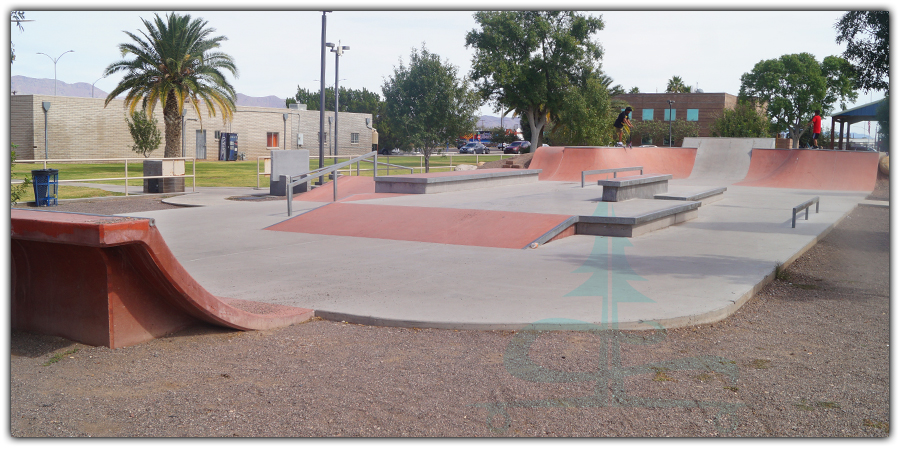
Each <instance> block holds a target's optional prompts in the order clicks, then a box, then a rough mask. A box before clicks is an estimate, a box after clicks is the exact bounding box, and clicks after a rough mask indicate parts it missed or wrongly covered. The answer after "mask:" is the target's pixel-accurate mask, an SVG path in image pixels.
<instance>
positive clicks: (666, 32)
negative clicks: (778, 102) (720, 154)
mask: <svg viewBox="0 0 900 458" xmlns="http://www.w3.org/2000/svg"><path fill="white" fill-rule="evenodd" d="M607 3H612V2H601V1H594V2H575V3H571V4H562V5H556V7H559V8H563V9H578V10H581V11H583V12H584V13H585V14H590V15H592V16H599V17H601V18H602V19H603V21H604V24H605V26H604V28H603V30H601V31H599V32H598V33H597V34H596V35H595V37H594V39H595V41H597V42H598V43H600V45H601V46H602V47H603V49H604V56H603V59H602V69H603V70H604V71H605V72H606V74H608V75H609V76H610V77H611V78H612V79H613V82H614V84H621V85H622V86H623V87H624V88H625V89H626V90H628V89H631V88H632V87H638V88H639V89H640V90H641V91H642V92H664V91H665V88H666V84H667V82H668V80H669V79H670V78H672V77H673V76H680V77H681V78H682V79H683V80H684V82H685V83H686V84H688V85H691V86H695V87H699V88H700V89H702V90H703V91H704V92H725V93H729V94H733V95H737V94H738V91H739V89H740V78H741V75H742V74H743V73H746V72H749V71H751V70H752V69H753V66H754V65H755V64H756V63H758V62H760V61H762V60H767V59H775V58H778V57H780V56H782V55H784V54H794V53H801V52H808V53H811V54H813V55H814V56H815V57H816V59H817V60H819V61H821V60H822V59H823V58H824V57H826V56H828V55H840V54H841V53H842V52H843V51H844V47H845V44H844V45H838V44H837V43H836V41H835V37H836V30H835V29H834V24H835V23H836V22H837V21H838V19H839V18H840V17H841V16H842V15H843V13H844V12H845V10H846V9H847V8H851V7H852V8H864V7H866V6H868V7H870V8H873V9H875V8H878V9H890V8H889V6H888V5H887V4H886V3H884V4H877V3H873V4H871V5H866V4H860V3H850V2H833V1H829V0H823V1H817V2H799V3H793V4H790V5H785V4H784V2H771V1H767V0H761V1H757V2H753V5H754V6H753V7H752V8H754V9H752V10H747V9H745V10H742V11H738V10H731V11H710V10H708V9H710V8H721V7H720V6H718V5H715V4H714V3H710V4H708V5H704V4H703V3H699V4H694V5H687V6H680V8H685V7H687V8H692V9H691V10H676V11H672V10H669V11H663V10H662V6H660V5H654V4H652V3H648V2H640V1H637V2H628V3H627V4H628V5H631V6H630V7H632V8H642V9H641V10H638V11H608V10H604V9H602V8H603V6H604V5H605V4H607ZM423 4H425V3H424V2H400V3H393V4H383V3H364V4H359V3H350V2H342V1H334V2H329V3H328V6H325V5H323V4H321V3H318V4H316V3H304V2H296V1H294V2H279V1H274V2H273V1H264V2H262V3H252V2H247V1H243V2H229V1H221V2H215V3H214V2H208V1H194V2H187V3H183V2H182V3H176V2H165V1H162V2H156V3H154V4H152V5H153V8H159V9H154V10H150V9H146V10H145V9H133V10H128V11H122V10H121V6H120V5H121V3H112V2H109V3H106V4H104V3H103V2H101V3H93V4H84V5H83V6H79V7H80V8H84V9H82V10H75V11H71V10H70V11H62V8H72V7H71V6H64V7H63V6H61V5H59V4H56V3H50V2H40V1H36V2H29V3H28V6H24V5H15V4H11V5H9V6H8V8H9V9H16V10H24V11H25V17H26V19H29V20H33V22H26V23H24V24H23V25H24V29H25V30H24V31H19V30H18V29H17V28H16V27H14V26H11V28H10V37H11V40H12V42H13V43H14V44H15V50H16V61H15V63H13V64H12V66H11V72H10V75H22V76H27V77H31V78H53V77H54V64H53V61H52V59H51V58H50V57H48V56H47V55H49V56H52V57H53V58H57V57H59V56H60V55H61V54H63V53H64V52H66V51H68V50H73V51H74V52H71V53H66V54H64V55H62V57H59V59H58V61H57V64H56V77H57V78H58V80H60V81H64V82H66V83H77V82H86V83H88V84H91V83H94V82H95V81H96V87H97V88H99V89H101V90H103V91H106V92H110V91H111V90H112V89H113V88H114V87H115V85H116V84H117V82H118V79H119V78H120V77H121V75H122V74H121V73H120V74H116V75H112V76H110V77H107V78H105V79H101V76H102V73H103V70H104V68H105V67H106V66H107V65H109V64H110V63H112V62H114V61H116V60H118V59H120V58H121V55H120V54H119V51H118V46H117V45H118V44H119V43H123V42H128V41H129V38H128V37H127V36H126V35H125V34H124V33H123V31H125V30H127V31H131V32H138V31H139V30H142V29H143V24H142V22H141V18H145V19H147V18H152V17H153V15H154V13H159V14H160V15H164V14H165V13H166V12H167V11H171V10H172V9H175V8H178V9H179V11H181V12H186V13H189V14H191V15H192V16H199V17H202V18H203V19H205V20H207V21H208V26H209V27H212V28H215V29H216V35H224V36H226V37H227V38H228V40H227V41H226V42H224V44H223V45H222V47H221V48H220V49H221V51H223V52H226V53H228V54H230V55H231V56H232V57H233V58H234V61H235V63H236V64H237V66H238V69H239V71H240V73H239V77H238V78H234V79H232V84H233V85H234V87H235V89H236V91H237V92H241V93H243V94H245V95H248V96H254V97H265V96H269V95H274V96H278V97H281V98H285V97H289V96H292V95H294V94H295V92H296V90H297V87H298V86H299V87H303V88H306V89H310V90H313V91H316V90H318V89H319V84H320V83H319V81H318V80H319V77H320V60H321V54H320V49H321V48H320V43H321V33H322V29H321V25H322V13H321V11H320V10H321V9H323V8H329V9H332V10H334V11H333V12H331V13H328V14H327V15H326V20H327V22H326V41H329V42H335V43H338V42H339V43H340V44H341V45H344V46H349V47H350V49H349V50H348V51H346V53H345V54H344V55H343V56H342V57H341V58H340V64H339V78H340V79H341V82H340V84H341V86H344V87H349V88H352V89H362V88H366V89H368V90H370V91H373V92H377V93H379V94H380V93H381V87H382V85H383V83H384V81H385V80H386V79H387V78H389V77H390V76H391V75H392V74H393V71H394V68H395V67H396V66H397V65H398V64H399V63H400V61H401V60H402V61H403V62H409V55H410V53H411V52H412V50H413V48H421V47H423V46H424V47H426V48H427V49H428V50H429V51H430V52H432V53H435V54H437V55H439V56H441V58H442V59H444V60H446V61H449V62H450V63H451V64H453V65H454V66H456V67H457V68H458V75H459V76H465V75H467V74H468V72H469V70H470V67H471V59H472V55H473V53H474V51H473V50H472V49H470V48H466V46H465V36H466V33H467V32H469V31H470V30H473V29H475V28H476V27H477V24H476V23H475V21H474V18H473V12H474V11H475V10H476V9H478V8H485V9H487V8H493V9H498V8H504V9H510V8H526V7H529V6H530V7H531V8H538V7H546V5H545V4H529V3H528V1H527V0H526V1H519V2H515V3H512V2H495V3H487V4H485V3H484V2H481V3H479V2H471V1H468V0H463V1H460V2H454V3H452V4H451V3H446V2H445V3H441V2H438V3H427V4H428V5H429V6H428V7H429V8H431V9H430V10H421V8H422V6H421V5H423ZM615 4H616V5H620V4H621V3H615ZM32 5H33V6H32ZM78 5H80V4H78ZM130 5H131V4H130ZM133 5H138V6H136V7H135V8H139V7H140V6H141V5H143V6H147V4H144V3H141V2H138V3H134V4H133ZM184 5H189V6H188V7H186V6H184ZM665 5H666V7H667V8H671V7H670V6H668V5H669V4H665ZM189 7H190V8H192V9H188V8H189ZM567 7H568V8H567ZM730 7H732V8H741V7H742V6H741V4H740V3H736V4H732V6H730ZM746 7H747V6H746V5H744V8H746ZM785 7H790V8H794V9H793V10H775V8H785ZM813 7H814V8H817V9H824V11H814V10H810V9H809V8H813ZM760 8H768V9H760ZM800 8H805V10H799V9H800ZM317 9H318V10H317ZM38 53H45V54H47V55H41V54H38ZM334 68H335V55H334V53H330V52H329V53H326V76H325V80H326V85H328V86H333V85H334V78H335V75H334ZM882 97H883V94H882V93H869V94H866V93H860V95H859V98H858V99H857V101H856V102H855V103H852V104H850V105H849V107H853V106H857V105H862V104H864V103H869V102H871V101H875V100H879V99H880V98H882ZM480 114H483V115H499V113H498V112H497V111H496V110H495V109H494V108H493V107H491V106H490V105H485V106H483V107H482V109H481V113H480ZM826 121H827V119H826ZM829 125H830V124H829ZM864 128H865V126H864V123H860V124H857V125H854V127H853V130H852V131H853V132H862V130H863V129H864ZM873 129H874V127H873Z"/></svg>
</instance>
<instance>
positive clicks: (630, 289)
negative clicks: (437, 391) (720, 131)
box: [133, 139, 877, 329]
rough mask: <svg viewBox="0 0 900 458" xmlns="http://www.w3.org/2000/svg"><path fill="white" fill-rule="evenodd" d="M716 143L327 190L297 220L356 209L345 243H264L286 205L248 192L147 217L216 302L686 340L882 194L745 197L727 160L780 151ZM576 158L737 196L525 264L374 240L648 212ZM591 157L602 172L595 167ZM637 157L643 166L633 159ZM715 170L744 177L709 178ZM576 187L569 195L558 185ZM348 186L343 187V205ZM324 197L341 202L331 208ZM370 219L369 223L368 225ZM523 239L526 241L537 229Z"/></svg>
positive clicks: (538, 254)
mask: <svg viewBox="0 0 900 458" xmlns="http://www.w3.org/2000/svg"><path fill="white" fill-rule="evenodd" d="M701 140H703V141H701V142H699V145H698V147H697V148H674V149H672V150H671V151H669V149H668V148H632V149H628V150H627V151H626V150H625V149H624V148H576V149H572V148H540V149H539V150H538V152H537V153H536V154H535V160H534V161H533V162H532V165H531V167H530V168H532V169H536V168H540V167H541V166H542V164H543V166H547V164H550V165H551V166H553V165H554V164H555V167H556V168H555V171H554V172H553V173H552V174H550V175H548V176H549V177H550V179H546V180H542V181H540V182H538V183H530V184H518V185H508V186H501V187H496V188H489V189H473V190H467V191H458V192H450V193H441V194H433V195H398V194H391V195H388V194H371V193H366V192H365V191H364V193H363V194H356V195H353V196H349V197H347V198H345V199H344V200H342V201H341V202H339V203H337V204H331V203H328V201H330V200H331V199H330V197H331V195H332V192H333V191H332V188H331V186H330V185H326V186H323V187H320V188H318V189H315V190H313V191H311V192H309V193H307V194H304V195H301V196H297V197H296V198H295V200H294V203H293V207H294V212H295V216H294V218H291V219H296V220H297V221H301V220H303V219H304V217H306V218H307V219H308V218H309V217H313V219H312V221H315V218H314V216H315V215H316V214H317V213H318V212H322V213H320V214H321V215H323V216H324V215H326V213H327V212H331V213H333V214H332V215H331V217H333V218H338V214H339V213H341V210H342V209H343V210H347V211H346V212H345V213H346V216H345V217H343V218H344V220H343V222H342V223H341V222H340V221H338V220H335V221H334V223H335V224H334V226H335V227H340V228H341V229H340V230H342V231H349V232H348V233H344V234H340V233H337V229H335V231H332V232H331V233H323V232H328V231H326V230H324V229H322V230H318V232H319V233H312V232H313V231H308V232H299V231H285V230H265V229H266V228H269V229H274V228H275V227H277V225H279V224H286V225H290V224H291V222H288V219H289V218H288V217H287V213H286V208H285V202H284V201H258V202H236V201H232V200H227V199H226V197H228V196H233V195H235V194H234V193H236V192H237V191H238V190H218V191H216V190H213V189H204V190H203V191H202V192H200V193H197V194H185V195H182V196H177V197H174V198H170V199H167V200H166V201H167V202H170V203H176V204H182V205H205V206H203V207H200V208H194V209H190V210H188V211H177V212H146V213H140V214H133V215H135V216H149V217H153V218H155V220H156V225H157V227H158V229H159V231H160V232H161V233H162V235H163V237H164V238H165V240H166V241H167V243H168V245H169V248H170V249H171V251H172V252H173V253H174V255H175V256H176V257H177V259H178V260H179V261H180V262H181V264H182V265H183V266H184V267H185V269H186V270H187V271H188V272H189V273H190V275H191V276H193V277H194V279H196V280H197V281H198V283H199V284H201V285H203V286H204V287H205V288H207V289H208V290H209V291H210V292H211V293H212V294H214V295H216V296H223V297H231V298H238V299H243V300H248V301H257V302H264V303H271V304H280V305H287V306H292V307H302V308H309V309H314V310H315V311H316V315H317V316H321V317H324V318H327V319H337V320H346V321H350V322H357V323H363V324H374V325H395V326H416V327H436V328H458V329H520V328H522V327H524V326H526V325H530V324H533V323H536V322H541V323H542V325H543V326H545V327H550V328H553V327H568V326H570V325H571V323H573V322H582V323H594V324H601V325H607V326H610V327H616V328H620V329H646V328H652V327H654V326H656V325H662V326H665V327H676V326H683V325H688V324H693V323H702V322H712V321H716V320H719V319H722V318H724V317H725V316H727V315H728V314H730V313H732V312H733V311H734V310H736V309H737V308H739V307H740V306H741V305H742V304H743V303H744V302H745V301H747V300H748V299H749V298H750V297H752V295H753V294H754V293H755V292H756V291H758V289H759V288H761V286H763V285H764V284H765V283H766V282H767V281H768V280H770V279H771V278H772V276H773V275H774V272H775V268H776V266H778V265H782V264H789V263H790V262H792V261H793V260H794V259H796V258H797V257H798V256H799V255H800V254H801V253H803V252H804V251H805V250H807V249H808V248H810V247H811V246H813V245H814V244H815V243H816V241H817V240H818V239H820V238H821V237H823V236H824V235H825V234H826V233H827V232H828V231H830V229H831V228H832V227H833V226H834V225H835V224H836V223H837V222H838V221H840V220H841V219H842V218H843V217H844V216H845V215H846V214H848V213H849V212H850V211H851V210H852V209H853V208H854V207H855V206H856V205H857V204H858V203H860V202H861V201H862V200H863V199H864V198H865V196H866V195H867V194H868V193H869V192H870V191H871V190H872V188H873V187H874V181H875V176H876V175H875V173H876V167H877V165H873V166H872V170H871V179H869V178H868V175H869V171H868V170H866V168H867V167H868V166H867V165H863V166H860V167H859V170H860V171H859V173H860V174H863V175H866V176H863V177H861V178H860V177H858V176H851V177H846V178H847V179H849V180H851V181H853V182H861V183H866V182H868V183H869V184H868V185H867V186H868V189H867V190H865V189H856V190H852V191H835V190H811V189H792V188H786V187H761V186H732V185H733V184H734V183H735V181H734V180H735V179H736V178H735V177H736V176H737V175H742V174H743V175H744V176H746V173H745V172H740V171H739V172H735V171H734V170H732V168H733V167H734V166H735V165H734V164H744V163H746V164H747V165H746V166H747V170H749V169H750V168H751V162H752V161H744V160H743V159H741V161H743V162H741V161H739V160H737V159H734V160H731V159H729V158H728V157H725V158H722V157H715V156H714V155H716V154H719V155H725V156H732V157H733V158H736V157H738V156H740V157H741V158H743V156H748V155H750V152H751V151H753V154H759V156H763V154H761V153H757V151H765V150H759V149H754V144H753V140H752V139H744V140H745V141H744V142H743V144H742V145H743V146H741V145H740V142H738V143H739V145H732V146H729V147H728V148H724V149H722V148H721V147H719V148H718V149H717V148H716V146H717V145H712V144H711V145H707V144H706V143H705V140H706V139H701ZM711 143H712V142H711ZM570 150H571V151H576V152H575V153H573V154H571V155H570V156H572V157H578V156H581V157H580V159H579V160H577V161H576V162H578V163H579V165H578V167H583V166H585V164H587V167H588V169H594V168H596V169H599V168H604V167H607V166H611V167H616V166H619V167H625V166H633V165H642V164H640V163H638V164H635V163H634V162H629V161H625V159H628V158H631V159H642V160H646V161H649V163H651V164H653V167H655V168H657V169H656V170H648V169H650V165H647V166H645V167H647V168H646V169H645V173H649V172H655V173H672V174H673V175H675V176H676V179H675V180H673V181H671V182H670V186H669V188H670V192H678V191H680V190H685V189H690V188H697V189H700V188H703V187H704V186H709V185H724V186H728V190H727V192H726V193H725V195H724V198H723V199H722V200H719V201H717V202H714V203H712V204H709V205H706V204H704V205H703V206H701V207H700V209H699V216H698V217H697V218H696V219H694V220H691V221H688V222H685V223H682V224H678V225H675V226H671V227H669V228H666V229H663V230H658V231H655V232H651V233H649V234H645V235H642V236H640V237H637V238H633V239H624V238H613V237H592V236H580V235H576V236H571V237H566V238H563V239H560V240H555V241H553V242H550V243H548V244H546V245H542V246H540V248H538V249H525V250H523V249H520V247H519V246H518V245H517V247H516V249H510V248H505V247H496V246H477V244H466V243H456V244H452V243H447V242H446V241H445V242H441V241H437V240H433V239H429V238H428V237H427V236H423V237H424V240H422V239H414V238H413V237H412V236H409V237H406V238H407V239H405V240H396V239H390V238H379V237H375V235H377V234H376V233H375V232H374V229H375V227H376V226H377V224H382V223H379V222H378V219H377V218H378V217H379V216H378V215H379V214H380V213H383V214H384V215H385V216H386V217H388V216H390V217H391V218H394V217H396V216H397V215H398V214H403V208H401V207H406V208H407V209H409V210H408V211H409V213H407V214H408V215H415V214H417V209H428V212H425V211H422V213H425V214H428V215H431V216H425V215H422V216H421V217H419V218H418V220H425V221H426V222H430V223H432V224H434V223H436V226H434V227H440V226H441V223H440V218H437V217H434V215H444V217H446V215H452V214H453V212H448V210H451V209H455V210H464V212H463V214H472V215H476V214H482V215H484V214H488V213H483V212H510V213H533V214H535V215H570V214H585V213H587V214H595V215H600V214H603V215H610V216H613V215H618V216H621V215H624V213H625V212H627V211H628V208H629V206H634V205H635V202H633V201H628V202H617V203H608V202H601V201H599V197H600V194H601V188H600V187H598V186H596V185H593V186H586V187H585V188H581V187H580V178H581V177H580V170H579V171H578V172H577V177H574V174H575V173H576V172H575V170H576V168H577V167H570V166H569V165H568V163H567V162H566V161H565V160H563V159H562V157H564V156H565V155H566V154H568V153H569V152H570ZM587 151H591V154H593V155H595V156H599V158H595V159H592V160H586V159H584V158H585V156H586V152H587ZM775 151H779V150H775ZM632 152H638V153H635V154H634V155H633V156H630V157H629V156H627V154H630V153H632ZM670 153H674V154H670ZM795 153H796V152H795ZM849 154H851V155H853V156H849V157H851V158H856V159H855V160H859V161H863V162H868V160H869V159H870V158H869V157H868V156H869V155H871V156H874V162H873V164H877V153H849ZM548 156H551V157H548ZM553 156H555V157H553ZM604 156H605V157H606V159H604ZM609 158H612V159H611V160H607V159H609ZM648 158H649V159H648ZM851 160H854V159H851ZM702 163H707V164H722V167H725V166H727V167H731V168H727V169H726V170H719V167H716V166H714V165H710V166H704V167H705V169H703V168H698V167H699V166H700V164H702ZM666 164H668V165H666ZM686 164H690V167H689V168H687V165H686ZM666 167H671V168H670V169H667V168H666ZM740 167H743V165H740ZM832 170H835V169H833V168H832ZM847 170H856V169H847ZM799 172H803V171H798V170H795V171H794V172H790V171H788V172H785V175H784V176H783V178H782V179H783V180H786V181H782V183H790V174H791V173H794V174H795V175H796V174H797V173H799ZM545 173H548V172H546V171H542V173H541V175H542V176H543V175H544V174H545ZM814 173H822V172H821V171H814ZM563 177H565V179H566V180H567V181H559V180H556V178H560V179H562V178H563ZM677 177H681V178H677ZM354 178H355V177H354ZM593 178H595V179H596V177H593ZM741 178H743V177H741ZM833 178H834V177H830V178H829V179H833ZM344 180H345V179H344V178H342V179H341V180H339V191H340V190H341V189H342V188H341V186H340V185H341V184H342V183H344V182H345V181H344ZM369 180H371V179H369ZM351 181H357V183H356V184H354V186H360V187H361V188H365V186H367V185H365V184H364V183H363V182H364V180H363V179H359V180H348V181H346V182H347V183H349V182H351ZM594 183H596V181H594ZM346 188H347V187H346V186H345V189H346ZM372 189H374V188H372ZM245 192H246V191H245ZM217 193H218V194H217ZM317 193H318V194H321V195H327V196H328V197H329V198H328V199H323V198H318V197H316V196H317ZM342 195H343V194H342ZM812 196H819V197H820V198H821V206H820V213H811V214H810V216H809V220H808V221H806V220H802V219H801V220H799V221H798V222H797V228H796V229H791V207H793V206H794V205H797V204H798V203H800V202H803V201H805V200H807V199H809V198H810V197H812ZM663 202H664V201H663ZM639 204H641V205H659V204H655V203H654V202H653V201H641V202H640V203H639ZM323 205H324V206H325V207H333V208H332V209H326V208H324V207H323ZM364 206H368V208H369V209H370V210H367V211H364V210H366V209H364V208H363V207H364ZM320 207H323V208H320ZM354 209H355V210H357V214H359V215H363V214H365V215H368V216H366V217H365V218H362V217H360V218H354V217H353V216H352V215H354V212H353V211H350V210H354ZM429 212H432V213H429ZM307 213H308V214H307ZM540 218H543V216H541V217H540ZM540 218H538V219H540ZM376 223H377V224H376ZM419 223H421V221H417V222H416V224H419ZM384 224H385V226H384V228H387V227H389V224H386V223H384ZM519 226H520V227H519V228H518V229H520V230H524V229H525V228H526V227H527V225H524V224H520V225H519ZM384 228H382V229H380V230H384ZM367 229H369V230H371V232H369V233H367ZM432 229H433V227H432V228H429V225H428V224H424V225H423V227H422V231H421V232H416V233H419V234H423V233H424V234H426V235H428V234H431V233H432ZM465 231H466V233H465V234H457V235H458V236H467V237H472V236H473V235H474V236H476V238H477V236H483V237H484V238H485V239H487V238H488V237H493V236H495V235H496V234H495V233H494V232H496V231H500V232H501V234H500V235H504V234H502V232H503V231H510V232H513V231H514V229H510V228H509V227H505V228H502V229H496V231H495V230H494V229H491V228H489V227H485V228H483V229H482V230H479V229H478V228H477V227H469V228H467V229H465ZM414 232H415V231H414ZM469 232H474V233H475V234H470V233H469ZM506 235H507V236H508V237H509V238H512V237H513V236H515V234H514V233H510V234H506ZM395 238H402V237H395ZM517 243H518V242H517ZM654 323H655V324H654Z"/></svg>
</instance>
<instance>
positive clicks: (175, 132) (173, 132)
mask: <svg viewBox="0 0 900 458" xmlns="http://www.w3.org/2000/svg"><path fill="white" fill-rule="evenodd" d="M163 121H164V122H165V124H166V149H165V157H181V113H179V112H178V100H176V99H175V93H174V92H170V93H169V95H168V96H167V97H166V105H165V106H164V107H163Z"/></svg>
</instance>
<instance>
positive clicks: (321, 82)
mask: <svg viewBox="0 0 900 458" xmlns="http://www.w3.org/2000/svg"><path fill="white" fill-rule="evenodd" d="M330 12H331V11H322V74H321V76H320V77H319V168H320V169H321V168H322V167H325V13H330ZM322 183H323V181H322V177H319V185H321V184H322Z"/></svg>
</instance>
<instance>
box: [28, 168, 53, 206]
mask: <svg viewBox="0 0 900 458" xmlns="http://www.w3.org/2000/svg"><path fill="white" fill-rule="evenodd" d="M31 182H32V183H33V184H34V204H35V205H37V206H38V207H51V206H56V203H57V202H56V195H57V192H58V191H59V170H57V169H40V170H32V171H31Z"/></svg>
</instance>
